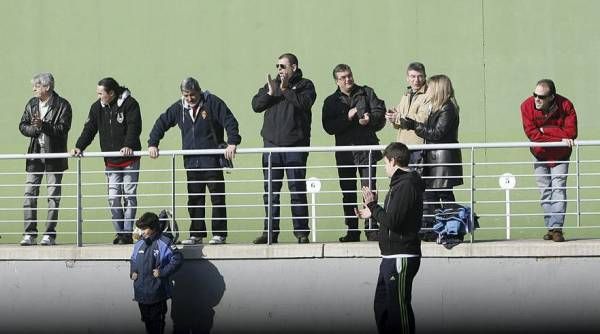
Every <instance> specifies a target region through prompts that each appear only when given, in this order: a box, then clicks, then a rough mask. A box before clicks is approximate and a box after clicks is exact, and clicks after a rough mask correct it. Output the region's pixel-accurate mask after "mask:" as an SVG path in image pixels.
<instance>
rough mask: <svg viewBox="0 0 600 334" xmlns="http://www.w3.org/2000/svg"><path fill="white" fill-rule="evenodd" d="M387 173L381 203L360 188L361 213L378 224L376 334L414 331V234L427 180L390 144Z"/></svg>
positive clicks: (417, 255)
mask: <svg viewBox="0 0 600 334" xmlns="http://www.w3.org/2000/svg"><path fill="white" fill-rule="evenodd" d="M383 158H384V159H383V160H384V163H385V171H386V174H387V175H388V176H389V177H391V181H390V190H389V192H388V194H387V195H386V197H385V208H382V207H381V206H380V205H379V204H377V199H376V197H375V194H374V193H373V192H372V191H371V190H370V189H369V188H368V187H363V189H362V192H363V200H364V204H365V206H366V207H365V208H364V209H361V210H359V211H357V215H358V216H359V218H365V219H366V218H370V217H372V218H373V219H375V220H376V221H377V222H378V223H379V248H380V250H381V256H382V260H381V264H380V266H379V278H378V279H377V289H376V290H375V301H374V311H375V321H376V322H377V331H378V332H379V333H414V332H415V316H414V314H413V310H412V306H411V295H412V282H413V279H414V277H415V275H416V274H417V271H419V266H420V264H421V241H420V239H419V237H418V235H417V232H419V229H420V228H421V217H422V215H423V192H424V191H425V184H424V182H423V180H422V179H421V177H420V176H419V174H417V173H416V172H414V171H411V170H410V169H409V168H408V163H409V159H410V151H409V150H408V148H407V147H406V145H404V144H402V143H392V144H390V145H388V146H387V147H386V148H385V150H384V151H383Z"/></svg>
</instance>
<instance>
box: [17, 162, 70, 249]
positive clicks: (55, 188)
mask: <svg viewBox="0 0 600 334" xmlns="http://www.w3.org/2000/svg"><path fill="white" fill-rule="evenodd" d="M44 174H46V184H47V187H48V215H47V216H46V232H45V233H44V234H48V235H50V236H51V237H53V238H54V237H56V224H57V222H58V205H59V204H60V195H61V181H62V177H63V174H62V172H59V173H48V172H46V173H44V172H36V173H27V178H26V180H25V201H24V203H23V209H24V221H25V234H30V235H32V236H33V237H37V232H38V230H37V222H38V210H37V200H38V195H39V194H40V183H41V182H42V177H43V176H44Z"/></svg>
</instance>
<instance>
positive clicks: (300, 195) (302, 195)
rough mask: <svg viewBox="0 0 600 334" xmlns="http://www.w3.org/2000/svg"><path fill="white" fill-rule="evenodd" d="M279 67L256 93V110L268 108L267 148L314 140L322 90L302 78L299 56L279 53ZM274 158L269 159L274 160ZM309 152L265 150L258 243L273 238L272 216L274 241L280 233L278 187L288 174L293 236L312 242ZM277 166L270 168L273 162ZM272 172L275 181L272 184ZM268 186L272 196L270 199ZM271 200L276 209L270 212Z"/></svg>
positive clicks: (265, 137) (265, 127)
mask: <svg viewBox="0 0 600 334" xmlns="http://www.w3.org/2000/svg"><path fill="white" fill-rule="evenodd" d="M275 67H276V68H277V71H278V76H277V77H276V78H275V79H272V78H271V75H270V74H269V75H268V76H267V83H266V84H265V85H264V86H263V87H262V88H260V89H259V90H258V93H257V94H256V95H254V97H253V98H252V109H253V110H254V111H255V112H257V113H261V112H264V113H265V114H264V115H265V116H264V122H263V127H262V130H261V132H260V134H261V136H262V137H263V142H264V146H265V147H294V146H309V145H310V127H311V120H312V114H311V107H312V105H313V103H315V99H316V98H317V93H316V92H315V87H314V85H313V83H312V82H311V81H310V80H308V79H306V78H303V77H302V71H301V70H300V68H299V67H298V58H296V56H295V55H293V54H291V53H285V54H283V55H281V56H279V59H278V61H277V64H275ZM269 158H270V161H269ZM307 158H308V152H273V153H270V154H269V153H265V154H263V158H262V164H263V176H264V179H265V183H264V189H265V195H264V196H263V200H264V203H265V216H266V217H267V218H265V221H264V232H263V234H262V235H260V236H259V237H258V238H256V240H254V243H255V244H265V243H267V242H268V234H267V232H268V229H269V228H268V227H269V219H270V220H271V222H272V224H271V226H272V228H273V238H272V242H277V239H278V236H279V212H280V210H279V191H280V190H281V185H282V180H283V173H284V171H285V173H286V174H287V178H288V188H289V190H290V199H291V204H292V205H291V210H292V217H293V219H292V221H293V224H294V235H295V236H296V238H297V239H298V242H299V243H308V242H309V240H308V234H309V233H310V231H309V229H308V207H307V206H306V180H305V179H306V160H307ZM269 165H270V166H271V167H272V168H267V167H268V166H269ZM269 174H270V179H271V184H270V185H269V181H268V180H269ZM269 186H271V193H272V196H271V198H270V199H269V195H268V194H269ZM269 203H270V206H271V208H272V209H271V212H270V213H269Z"/></svg>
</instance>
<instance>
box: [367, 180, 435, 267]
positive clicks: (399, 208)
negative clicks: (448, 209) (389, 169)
mask: <svg viewBox="0 0 600 334" xmlns="http://www.w3.org/2000/svg"><path fill="white" fill-rule="evenodd" d="M424 191H425V184H424V182H423V180H422V179H421V177H420V176H419V174H417V173H416V172H412V171H411V172H407V171H404V170H401V169H398V170H396V172H395V173H394V175H393V176H392V180H391V181H390V190H389V192H388V193H387V195H386V196H385V208H382V207H381V206H379V204H377V202H371V203H369V204H368V207H369V209H370V210H371V212H372V217H373V219H375V220H376V221H377V222H378V223H379V248H380V249H381V255H394V254H413V255H421V240H420V239H419V237H418V235H417V232H419V230H420V229H421V219H422V217H423V192H424Z"/></svg>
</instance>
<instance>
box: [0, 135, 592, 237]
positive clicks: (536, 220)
mask: <svg viewBox="0 0 600 334" xmlns="http://www.w3.org/2000/svg"><path fill="white" fill-rule="evenodd" d="M565 145H566V144H563V143H560V142H559V143H530V142H502V143H462V144H435V145H413V146H409V148H411V149H461V150H462V152H463V163H462V166H463V179H464V181H465V182H464V184H463V185H462V186H460V187H456V188H455V189H454V192H455V194H456V198H457V202H459V203H462V204H465V205H468V206H470V207H471V208H473V209H474V210H472V212H475V213H476V214H477V215H478V216H479V217H480V225H481V226H480V228H479V231H478V239H479V240H485V239H498V238H507V239H508V238H511V237H515V234H514V233H513V235H512V236H511V231H513V232H515V233H516V234H517V235H516V237H517V238H528V237H537V235H536V234H534V233H532V231H534V230H539V229H543V228H544V225H543V220H542V219H541V217H543V212H542V210H541V209H540V207H539V190H538V188H537V186H536V185H535V181H534V178H535V177H534V174H533V166H532V165H533V158H532V157H531V155H530V153H529V152H528V150H527V148H529V147H532V146H551V147H556V146H565ZM383 148H384V146H383V145H377V146H349V147H329V146H322V147H287V148H240V149H238V151H237V154H238V155H237V157H236V162H235V164H236V167H235V168H234V169H233V172H232V173H231V174H226V177H225V183H226V187H227V188H226V189H227V191H226V193H225V194H226V200H227V205H226V208H227V210H228V214H227V218H226V219H227V221H228V224H229V228H228V231H227V232H228V233H229V235H230V237H229V240H235V241H238V242H248V241H250V240H251V238H248V237H247V236H246V234H248V233H262V232H263V220H264V219H265V213H267V214H268V213H270V212H271V210H270V209H271V208H272V207H273V206H274V205H275V204H274V203H272V202H271V200H270V199H271V195H272V193H273V189H272V187H271V185H272V182H268V183H267V184H268V185H269V186H268V187H267V189H264V188H263V187H264V180H263V170H266V171H267V175H268V179H270V175H271V172H272V171H273V170H276V169H277V168H276V167H273V166H272V164H271V163H270V157H271V155H272V154H273V153H276V152H309V153H310V156H309V161H308V164H307V174H306V175H307V179H308V180H309V181H313V182H314V181H315V178H316V179H318V181H319V182H320V184H321V186H320V189H319V190H318V192H316V193H314V194H312V193H311V194H310V196H308V198H309V202H308V204H307V205H308V207H309V214H308V216H307V217H301V218H304V219H307V220H308V221H309V222H311V225H310V226H311V228H310V231H309V232H310V233H311V234H312V239H313V241H317V240H320V241H333V240H336V239H337V237H334V235H337V234H339V233H340V232H341V231H345V230H346V227H345V226H344V219H345V218H348V217H346V216H344V215H343V214H341V213H342V212H343V211H342V201H341V196H340V194H341V190H340V187H339V184H338V183H339V181H340V178H339V177H338V176H337V172H336V169H337V167H338V166H336V164H335V160H334V152H339V151H369V152H372V151H374V150H381V149H383ZM599 151H600V141H575V146H574V148H573V154H572V156H571V160H570V167H571V169H570V171H569V173H568V174H567V175H568V176H569V178H568V183H567V187H566V188H567V192H568V194H569V196H568V197H567V199H566V200H565V201H566V202H567V203H573V204H574V208H573V206H571V205H569V206H568V210H567V213H566V215H567V218H569V219H567V221H566V223H565V228H567V229H571V230H572V231H573V232H575V233H573V234H574V235H577V236H578V237H588V236H589V237H597V236H600V226H599V225H598V224H597V223H596V222H597V221H598V216H600V210H599V209H598V208H599V207H600V206H598V203H597V202H598V201H600V173H598V172H596V171H598V170H599V169H600V168H598V166H599V163H600V160H596V159H593V158H595V157H597V156H598V152H599ZM160 153H161V156H160V157H159V158H158V159H156V160H151V159H147V158H144V159H142V163H141V167H140V180H139V188H138V195H137V196H138V206H137V209H138V214H137V215H138V216H139V215H140V214H141V211H142V210H144V211H158V210H160V209H163V208H168V209H170V210H171V211H172V212H173V214H174V216H175V219H176V220H178V223H179V226H180V229H181V230H182V232H189V231H188V230H186V229H185V228H184V227H185V226H186V225H187V224H186V223H185V220H186V219H187V218H188V217H187V215H186V214H185V212H184V210H185V209H188V205H187V203H186V200H187V191H182V190H181V187H182V186H184V185H186V184H187V183H188V182H187V179H186V177H185V171H186V170H185V168H183V166H182V158H181V156H183V155H212V154H222V153H223V150H222V149H214V150H186V151H183V150H163V151H161V152H160ZM134 154H135V155H136V156H140V157H146V156H147V155H148V152H146V151H140V152H135V153H134ZM262 154H266V156H267V166H266V167H264V168H263V167H262V165H261V162H260V161H261V156H262ZM256 155H259V156H258V157H257V156H256ZM116 156H119V153H118V152H109V153H106V152H105V153H102V152H85V154H84V156H83V157H77V158H72V157H70V156H69V155H68V154H66V153H62V154H4V155H0V163H1V164H3V168H2V172H0V180H1V181H0V198H2V199H3V202H4V205H3V206H2V207H0V212H2V217H1V219H0V234H2V235H5V236H11V235H12V236H15V237H14V238H12V239H10V238H4V239H2V240H3V242H12V241H13V239H15V238H18V237H20V235H21V234H22V233H23V231H22V225H21V224H22V222H23V220H22V218H20V217H22V213H23V207H22V203H23V195H22V194H23V193H22V191H23V189H24V180H25V172H24V168H23V165H24V163H23V162H24V160H25V159H52V158H65V157H69V158H70V161H69V162H70V165H71V166H70V167H71V169H69V170H67V171H65V173H64V178H63V191H62V196H61V205H60V215H59V224H58V227H57V231H58V232H57V234H58V235H59V236H61V235H71V236H74V243H76V244H77V245H78V246H82V245H83V244H84V238H87V239H88V241H89V242H92V243H93V242H106V239H103V238H102V237H101V236H102V235H106V234H113V233H114V232H113V231H112V229H111V228H107V226H106V225H107V224H106V223H110V222H111V221H112V220H111V219H110V214H109V210H108V209H109V207H108V206H107V205H106V204H100V203H102V202H104V203H106V199H107V191H106V186H107V182H106V180H105V179H103V175H104V170H103V169H102V167H103V162H102V161H100V159H99V158H104V157H116ZM89 164H92V166H93V167H89ZM73 165H74V166H73ZM257 166H258V167H257ZM363 167H368V166H363ZM376 168H377V173H376V176H373V175H369V182H370V183H373V182H377V189H378V193H379V197H380V198H381V199H382V198H383V196H385V193H386V192H387V190H388V188H387V187H388V182H387V177H386V176H385V173H384V171H383V168H382V164H381V162H380V163H379V164H378V165H377V166H376ZM505 173H511V174H512V175H513V176H514V178H515V179H516V186H515V187H514V188H512V189H508V190H507V189H503V188H502V187H501V186H500V185H499V183H498V182H499V178H500V177H502V175H503V174H505ZM352 180H359V178H358V177H356V178H352ZM289 181H290V180H287V182H289ZM300 181H306V180H300ZM44 182H45V180H44ZM44 182H43V183H42V185H41V188H40V189H41V190H42V189H44V184H45V183H44ZM284 182H285V181H284ZM359 185H360V183H358V184H357V187H356V189H357V194H358V196H357V198H358V202H359V203H357V204H360V193H359V188H360V187H359ZM285 189H286V186H285V184H284V185H283V186H282V189H281V191H280V192H279V194H280V195H281V196H282V198H281V202H280V204H279V205H278V206H279V207H280V209H283V208H287V207H290V208H291V207H292V206H295V205H302V204H290V201H289V198H288V197H289V195H290V194H291V192H290V191H286V190H285ZM308 192H311V188H310V187H309V188H308ZM509 193H510V196H508V194H509ZM265 195H266V196H267V199H268V200H267V203H266V206H267V207H268V209H269V210H266V211H265V203H263V197H264V196H265ZM206 197H209V194H208V193H207V194H206ZM38 198H39V203H38V204H39V206H38V208H37V210H38V212H39V213H40V214H39V215H38V220H39V223H44V222H45V220H44V219H41V218H42V217H43V215H42V214H43V213H45V207H44V205H43V203H42V202H43V200H44V199H47V198H48V196H45V195H43V190H42V191H41V192H40V196H39V197H38ZM207 202H208V201H207ZM380 202H382V200H381V201H380ZM202 207H205V208H211V206H209V205H204V206H202ZM206 216H207V217H206V218H207V220H211V218H210V216H211V214H210V212H209V211H208V210H207V211H206ZM570 217H572V218H574V220H573V219H571V218H570ZM291 219H292V217H291V216H289V215H284V212H283V210H281V217H280V220H281V227H282V229H281V230H280V231H281V232H286V231H288V232H289V231H292V230H291V229H284V227H286V226H291V224H289V225H288V223H287V221H289V220H291ZM573 221H574V223H573ZM267 222H268V224H267V226H268V232H269V234H268V235H269V242H271V241H272V222H273V217H268V216H267ZM109 226H110V225H109ZM38 230H39V231H40V234H43V230H44V226H43V224H38ZM207 230H209V231H210V230H211V229H210V228H208V229H207ZM213 232H215V231H213ZM307 232H308V231H307ZM283 234H284V233H282V235H283ZM289 234H290V235H291V233H289ZM479 235H481V237H480V236H479ZM534 235H536V236H534ZM471 237H472V234H471ZM7 239H8V241H7ZM281 239H282V238H280V240H281Z"/></svg>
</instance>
